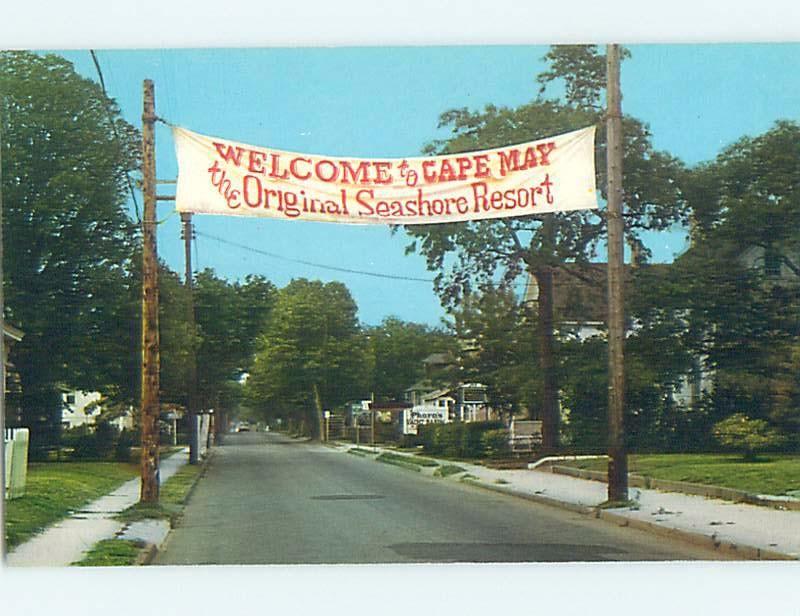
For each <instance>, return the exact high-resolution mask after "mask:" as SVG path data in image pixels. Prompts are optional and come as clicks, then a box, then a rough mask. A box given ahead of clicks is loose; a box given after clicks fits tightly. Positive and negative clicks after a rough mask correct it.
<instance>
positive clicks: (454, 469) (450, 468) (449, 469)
mask: <svg viewBox="0 0 800 616" xmlns="http://www.w3.org/2000/svg"><path fill="white" fill-rule="evenodd" d="M463 472H464V469H463V468H461V467H460V466H457V465H455V464H445V465H444V466H440V467H439V468H437V469H436V470H435V471H433V476H434V477H449V476H450V475H458V474H459V473H463Z"/></svg>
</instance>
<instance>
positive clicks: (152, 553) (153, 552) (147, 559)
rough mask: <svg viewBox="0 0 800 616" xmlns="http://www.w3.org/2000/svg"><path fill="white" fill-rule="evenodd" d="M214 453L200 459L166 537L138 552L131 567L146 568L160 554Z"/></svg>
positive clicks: (210, 452) (179, 521)
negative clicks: (196, 471)
mask: <svg viewBox="0 0 800 616" xmlns="http://www.w3.org/2000/svg"><path fill="white" fill-rule="evenodd" d="M214 453H215V452H214V451H211V450H209V452H208V455H207V456H206V457H205V458H203V459H202V461H201V463H200V464H201V469H200V472H199V473H197V476H196V477H195V479H194V482H193V483H192V485H191V486H190V487H189V489H188V490H187V491H186V498H185V499H184V502H183V507H182V508H181V510H180V511H179V512H178V513H176V514H175V517H174V519H173V520H170V528H169V532H167V535H166V536H165V537H164V540H163V541H162V542H161V543H160V544H158V545H156V544H155V543H148V544H146V545H145V546H144V547H143V548H142V551H141V552H139V556H137V557H136V561H135V562H134V564H133V566H135V567H139V566H146V565H150V564H152V563H153V561H154V560H155V558H156V556H158V554H159V552H161V551H162V550H163V549H164V547H165V546H166V545H167V543H168V542H169V539H170V537H171V536H172V531H173V530H175V527H176V526H178V525H179V524H180V523H181V520H182V519H183V510H184V509H185V508H186V505H187V504H188V503H189V500H190V499H191V498H192V494H194V491H195V489H196V488H197V484H198V483H200V480H201V479H202V478H203V477H204V476H205V474H206V471H207V470H208V465H209V463H210V462H211V459H212V458H213V457H214Z"/></svg>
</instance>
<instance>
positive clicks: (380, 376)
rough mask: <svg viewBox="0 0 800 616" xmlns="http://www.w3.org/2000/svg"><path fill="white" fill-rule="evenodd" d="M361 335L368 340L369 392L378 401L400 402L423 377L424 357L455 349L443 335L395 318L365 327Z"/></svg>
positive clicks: (423, 326)
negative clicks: (409, 388)
mask: <svg viewBox="0 0 800 616" xmlns="http://www.w3.org/2000/svg"><path fill="white" fill-rule="evenodd" d="M364 334H365V335H366V337H367V340H368V350H369V367H370V374H371V376H370V392H371V393H374V394H375V397H376V399H378V400H382V399H386V400H402V399H403V394H404V392H405V390H406V389H407V388H408V387H410V386H411V385H413V384H414V383H415V382H417V381H419V380H420V379H422V378H423V377H424V376H425V371H424V366H423V364H422V360H423V359H425V357H427V356H428V355H430V354H431V353H441V352H448V351H451V352H452V351H454V350H455V348H454V347H455V345H454V344H453V342H454V341H453V339H452V337H451V336H450V335H448V334H447V333H446V332H444V331H442V330H437V329H434V328H431V327H428V326H427V325H422V324H420V323H409V322H406V321H402V320H400V319H398V318H396V317H387V318H386V319H384V320H383V322H382V323H381V324H380V325H378V326H376V327H369V328H366V329H365V331H364Z"/></svg>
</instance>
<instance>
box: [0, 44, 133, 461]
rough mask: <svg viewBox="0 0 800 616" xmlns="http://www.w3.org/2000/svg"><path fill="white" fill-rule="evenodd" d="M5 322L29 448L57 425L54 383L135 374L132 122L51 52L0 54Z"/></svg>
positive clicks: (101, 384)
mask: <svg viewBox="0 0 800 616" xmlns="http://www.w3.org/2000/svg"><path fill="white" fill-rule="evenodd" d="M0 92H2V98H1V99H0V122H2V126H3V131H2V133H3V138H2V144H0V147H2V149H3V151H2V163H3V174H2V177H3V200H4V216H3V225H4V229H3V231H4V238H5V242H6V245H5V251H4V272H5V280H4V284H5V293H6V309H7V313H6V318H8V319H9V320H10V321H11V322H13V323H14V324H15V325H18V326H19V327H21V328H22V329H23V330H24V331H25V332H26V336H25V338H24V339H23V341H22V342H21V343H20V344H19V345H18V347H17V348H16V349H15V363H16V365H17V370H18V371H19V374H20V378H21V380H22V390H23V393H22V408H23V421H24V423H25V424H26V425H28V426H29V427H30V428H31V429H32V447H33V449H34V450H36V449H39V448H40V447H42V446H46V445H48V444H49V443H52V442H54V440H55V439H56V438H57V437H58V434H59V427H60V414H61V399H60V393H59V390H58V384H66V385H69V386H71V387H76V388H81V389H88V390H93V389H99V390H109V389H114V388H119V387H120V383H123V382H125V381H126V380H128V379H129V378H130V372H129V368H130V364H129V363H128V362H127V360H126V358H127V357H130V355H131V354H132V353H131V347H130V344H131V339H132V332H133V331H134V330H133V324H132V322H131V313H130V304H129V301H128V300H129V298H130V296H131V287H132V285H133V279H132V277H131V275H130V271H131V259H132V257H133V254H134V248H135V245H136V235H135V232H134V227H133V226H132V225H131V221H130V220H129V218H128V217H127V216H126V213H125V209H124V205H125V190H126V183H125V172H126V171H127V170H132V169H134V168H136V167H137V156H138V149H137V146H138V140H137V134H136V131H135V129H134V128H133V127H132V126H130V125H129V124H127V123H126V122H124V121H123V120H122V119H121V118H120V116H119V109H118V108H117V106H116V104H115V103H114V102H113V101H112V100H110V99H108V98H106V97H105V96H104V95H103V93H102V91H101V89H100V87H99V86H98V85H97V84H95V83H94V82H92V81H89V80H87V79H84V78H82V77H80V76H79V75H78V74H77V73H76V72H75V71H74V69H73V67H72V65H71V64H70V63H69V62H67V61H65V60H63V59H62V58H59V57H57V56H53V55H47V56H40V55H36V54H32V53H28V52H0Z"/></svg>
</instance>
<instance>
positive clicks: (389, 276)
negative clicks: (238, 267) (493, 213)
mask: <svg viewBox="0 0 800 616" xmlns="http://www.w3.org/2000/svg"><path fill="white" fill-rule="evenodd" d="M195 234H196V235H198V236H202V237H205V238H208V239H210V240H214V241H215V242H219V243H220V244H227V245H229V246H235V247H236V248H240V249H241V250H247V251H250V252H253V253H256V254H260V255H263V256H265V257H270V258H272V259H280V260H281V261H288V262H290V263H299V264H301V265H307V266H309V267H318V268H320V269H326V270H332V271H335V272H344V273H346V274H358V275H360V276H372V277H374V278H387V279H389V280H405V281H408V282H426V283H432V282H433V279H432V278H416V277H414V276H398V275H395V274H385V273H383V272H368V271H366V270H359V269H352V268H347V267H337V266H335V265H325V264H324V263H314V262H313V261H306V260H304V259H294V258H292V257H286V256H284V255H279V254H276V253H274V252H268V251H266V250H261V249H260V248H254V247H253V246H247V245H246V244H240V243H238V242H232V241H231V240H227V239H225V238H222V237H218V236H216V235H211V234H209V233H203V232H202V231H197V230H196V231H195Z"/></svg>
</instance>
